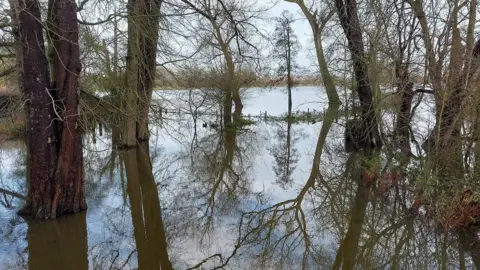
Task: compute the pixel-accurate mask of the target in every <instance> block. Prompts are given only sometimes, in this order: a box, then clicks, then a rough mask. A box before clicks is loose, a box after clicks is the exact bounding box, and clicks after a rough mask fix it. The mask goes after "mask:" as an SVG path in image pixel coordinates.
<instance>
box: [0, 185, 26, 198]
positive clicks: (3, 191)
mask: <svg viewBox="0 0 480 270" xmlns="http://www.w3.org/2000/svg"><path fill="white" fill-rule="evenodd" d="M0 192H2V193H5V194H7V195H10V196H13V197H15V198H19V199H22V200H24V201H26V200H27V197H26V196H23V195H22V194H19V193H16V192H13V191H10V190H6V189H3V188H0Z"/></svg>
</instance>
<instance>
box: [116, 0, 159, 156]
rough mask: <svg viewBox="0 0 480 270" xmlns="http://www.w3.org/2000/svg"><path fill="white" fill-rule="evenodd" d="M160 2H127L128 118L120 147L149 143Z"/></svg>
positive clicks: (145, 0) (149, 0) (151, 0)
mask: <svg viewBox="0 0 480 270" xmlns="http://www.w3.org/2000/svg"><path fill="white" fill-rule="evenodd" d="M162 2H163V1H162V0H129V1H128V57H127V75H126V76H127V87H126V89H127V99H126V104H124V107H125V108H126V111H127V113H128V114H127V115H126V119H125V123H124V139H123V142H122V144H123V146H125V147H134V146H136V143H137V140H138V141H144V140H148V137H149V133H148V113H149V106H150V101H151V99H152V91H153V85H154V81H155V73H156V56H157V43H158V31H159V23H160V6H161V4H162Z"/></svg>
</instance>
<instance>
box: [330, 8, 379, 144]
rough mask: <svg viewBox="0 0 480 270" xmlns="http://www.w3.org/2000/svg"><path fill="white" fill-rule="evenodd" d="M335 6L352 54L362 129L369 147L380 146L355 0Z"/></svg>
mask: <svg viewBox="0 0 480 270" xmlns="http://www.w3.org/2000/svg"><path fill="white" fill-rule="evenodd" d="M335 6H336V8H337V13H338V16H339V18H340V22H341V24H342V28H343V31H344V32H345V35H346V37H347V41H348V48H349V50H350V54H351V56H352V61H353V70H354V73H355V81H356V84H357V86H356V87H357V93H358V97H359V99H360V105H361V114H362V125H363V129H364V130H368V137H367V138H366V139H367V142H368V144H370V146H371V147H381V146H382V140H381V138H380V132H379V130H378V123H377V117H376V114H375V108H374V103H373V96H372V86H371V83H370V79H369V77H368V73H369V72H368V65H367V62H366V56H365V46H364V44H363V38H362V31H361V29H360V22H359V19H358V14H357V1H356V0H335Z"/></svg>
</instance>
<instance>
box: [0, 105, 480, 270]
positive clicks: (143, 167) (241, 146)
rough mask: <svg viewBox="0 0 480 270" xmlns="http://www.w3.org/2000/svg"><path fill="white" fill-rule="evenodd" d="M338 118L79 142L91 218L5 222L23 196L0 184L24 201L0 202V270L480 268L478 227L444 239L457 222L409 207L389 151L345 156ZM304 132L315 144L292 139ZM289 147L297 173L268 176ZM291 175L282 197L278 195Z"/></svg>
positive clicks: (408, 186)
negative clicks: (114, 144) (121, 145)
mask: <svg viewBox="0 0 480 270" xmlns="http://www.w3.org/2000/svg"><path fill="white" fill-rule="evenodd" d="M337 116H338V108H336V107H331V108H329V110H328V111H327V116H326V117H325V119H324V121H323V122H322V124H321V128H320V127H318V126H307V125H299V124H292V125H291V126H290V127H289V126H288V125H287V128H283V127H282V128H278V127H279V125H278V123H263V122H262V123H258V124H257V125H255V126H251V127H248V128H246V127H237V128H233V127H228V128H224V127H221V126H220V127H218V128H217V129H209V128H200V127H195V128H194V130H195V131H196V132H195V134H194V136H192V134H190V133H189V132H190V131H191V130H192V126H189V125H181V124H178V123H179V121H176V119H174V121H176V122H175V123H177V125H176V126H175V128H176V129H177V130H176V131H175V133H174V132H171V128H172V127H169V128H170V133H167V134H164V135H163V136H164V137H162V138H154V139H152V140H151V141H150V145H149V144H148V143H142V144H140V145H139V146H138V148H136V149H131V150H125V151H117V150H112V148H111V147H110V145H108V144H102V142H101V140H97V142H96V144H93V143H91V142H88V143H86V145H89V146H88V147H92V148H89V149H88V151H87V153H86V157H85V160H86V175H87V188H86V191H87V194H88V200H89V206H90V207H89V210H88V212H87V215H85V214H81V215H73V216H66V217H62V218H60V219H58V220H56V221H52V222H41V221H27V222H26V223H23V222H22V220H21V219H19V218H11V216H9V214H8V213H10V212H8V211H13V210H12V209H15V208H16V207H18V206H20V205H21V204H22V203H21V195H22V194H24V191H25V190H26V189H25V185H24V184H23V183H22V184H18V183H17V184H12V183H10V182H6V180H5V179H7V178H10V179H17V178H19V177H17V176H16V175H18V176H20V175H21V174H20V173H19V172H18V171H10V172H9V173H7V172H5V173H3V174H2V181H4V182H5V184H3V182H2V186H1V187H2V188H4V189H8V190H9V191H12V192H15V194H17V195H20V196H17V197H12V196H11V195H9V194H7V193H6V194H3V193H2V194H0V202H1V203H2V215H0V218H1V219H2V224H5V226H4V227H3V228H1V229H0V245H1V247H2V248H3V249H9V250H10V252H8V251H7V252H6V253H5V252H0V255H1V256H2V257H1V258H2V259H3V260H2V262H0V269H21V268H22V267H23V268H25V267H27V265H28V267H29V268H31V269H65V268H67V269H68V266H71V265H75V269H136V268H138V269H354V268H361V269H472V268H478V267H480V252H479V250H480V238H479V237H478V235H477V230H476V228H475V227H468V228H463V229H458V228H457V229H456V228H451V227H445V224H447V225H448V224H453V223H445V224H444V223H441V222H439V220H438V218H437V217H436V216H434V215H432V213H440V212H438V210H437V212H435V211H432V206H428V205H423V206H421V207H420V206H419V205H418V204H417V203H416V202H417V201H418V198H419V197H418V196H419V195H418V194H421V192H419V190H418V189H417V188H416V187H418V186H417V185H418V182H416V181H420V180H421V179H420V178H419V175H421V173H420V172H422V170H424V168H423V167H422V166H423V165H422V164H421V163H419V162H418V160H416V159H415V158H413V157H411V156H409V155H405V154H404V153H403V152H401V151H396V150H395V146H389V145H388V143H387V145H386V147H385V148H384V149H382V151H381V152H374V151H372V152H368V151H364V152H357V153H351V154H349V155H346V154H345V153H344V151H343V149H342V142H341V139H340V140H339V139H338V138H341V135H342V133H343V130H342V128H341V125H342V121H343V120H341V119H339V120H335V119H337ZM165 122H166V125H168V124H169V123H168V121H167V120H165ZM180 123H181V122H180ZM195 123H198V124H199V125H201V124H202V120H201V119H198V121H195ZM170 124H171V123H170ZM172 126H173V124H172ZM317 128H319V129H320V131H319V134H318V133H317V132H318V129H317ZM300 130H304V131H305V132H309V135H310V138H316V142H312V141H310V140H309V139H308V138H307V137H295V136H296V135H295V134H298V133H296V132H299V131H300ZM159 132H161V131H159ZM289 132H290V133H291V134H290V135H288V133H289ZM315 133H317V134H316V136H315V137H312V135H313V134H315ZM104 134H106V135H108V134H110V131H109V130H108V129H107V130H106V131H105V133H104ZM172 134H175V135H172ZM179 134H183V136H179ZM269 134H270V135H271V134H273V136H274V137H273V139H271V140H269V138H271V137H269V136H268V135H269ZM169 135H172V136H171V137H169ZM289 137H290V140H289V139H288V138H289ZM169 138H173V139H171V140H170V141H169ZM86 139H88V138H86ZM165 140H166V142H165V143H163V144H162V143H160V144H159V143H158V142H163V141H165ZM288 141H290V147H291V148H292V149H293V148H295V149H297V153H298V154H301V155H299V156H298V158H297V159H296V164H295V166H296V169H295V170H294V171H293V172H294V173H292V172H288V170H284V172H283V173H282V174H281V175H280V174H275V170H272V167H271V165H272V164H274V165H276V166H278V165H279V163H276V160H275V155H274V154H273V153H272V152H271V151H270V150H272V149H274V148H275V147H277V148H278V149H280V148H281V150H282V151H284V150H285V149H286V148H285V147H286V146H288V144H289V143H288ZM93 145H96V146H95V147H98V148H95V147H93ZM171 145H175V147H170V146H171ZM105 149H109V150H108V151H106V150H105ZM310 149H312V152H313V153H312V154H310V155H309V150H310ZM5 151H7V150H5ZM20 152H21V151H20ZM284 153H286V152H284ZM17 154H18V153H17ZM287 155H288V154H287ZM15 159H16V160H17V161H21V160H23V156H21V155H18V156H17V158H15ZM285 160H286V159H285ZM292 160H293V159H292ZM295 166H292V167H290V169H289V170H291V169H292V168H294V167H295ZM17 167H18V168H22V166H20V165H19V166H17ZM284 168H285V167H284ZM302 173H303V176H302ZM280 176H281V177H280ZM286 176H289V177H290V178H289V181H291V183H288V185H285V186H283V185H277V184H276V183H275V179H278V178H282V179H287V178H286ZM300 176H302V177H300ZM22 178H23V177H22ZM272 183H274V184H272ZM282 184H283V183H282ZM467 184H468V183H467ZM450 185H452V184H451V183H450ZM474 191H475V190H474ZM452 200H453V199H452ZM462 200H463V199H462ZM469 202H471V200H470V201H469ZM454 213H455V212H454ZM87 225H88V234H87ZM445 228H447V230H445ZM25 235H27V237H26V238H25ZM87 247H88V248H87ZM6 256H8V257H6ZM6 259H8V260H6ZM72 262H74V263H72ZM66 265H68V266H66Z"/></svg>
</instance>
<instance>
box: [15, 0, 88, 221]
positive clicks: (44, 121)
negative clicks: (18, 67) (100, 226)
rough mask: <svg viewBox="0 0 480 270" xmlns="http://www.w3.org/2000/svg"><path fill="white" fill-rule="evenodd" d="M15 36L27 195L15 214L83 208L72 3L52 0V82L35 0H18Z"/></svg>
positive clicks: (77, 59) (42, 214) (34, 214)
mask: <svg viewBox="0 0 480 270" xmlns="http://www.w3.org/2000/svg"><path fill="white" fill-rule="evenodd" d="M19 4H20V7H21V11H20V14H19V21H20V36H21V43H22V55H23V70H24V72H23V75H22V80H23V83H24V91H25V99H26V102H25V103H26V112H27V144H28V151H29V153H30V154H29V155H28V156H29V157H28V169H27V170H28V174H29V176H30V179H29V180H30V181H29V191H28V198H29V199H28V201H27V204H26V205H25V206H24V207H23V208H22V210H20V214H25V215H30V216H32V217H34V218H45V219H49V218H55V217H57V216H60V215H63V214H67V213H76V212H80V211H82V210H84V209H86V203H85V195H84V175H83V153H82V140H81V137H80V134H79V132H78V130H77V114H78V92H77V83H78V75H79V73H80V70H81V64H80V52H79V47H78V25H77V17H76V3H75V1H73V0H56V1H54V3H53V4H52V17H53V18H54V19H53V22H52V25H53V26H54V27H55V30H56V31H55V33H56V36H55V37H54V41H53V43H54V46H55V48H56V55H55V70H52V71H50V72H55V73H56V76H55V77H56V83H55V84H56V88H55V89H51V86H50V84H49V69H48V61H47V57H46V54H45V47H44V39H43V35H42V34H39V33H43V32H42V31H43V29H42V25H41V16H40V15H41V14H40V9H39V3H38V1H37V0H20V1H19Z"/></svg>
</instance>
